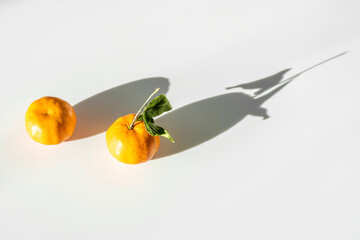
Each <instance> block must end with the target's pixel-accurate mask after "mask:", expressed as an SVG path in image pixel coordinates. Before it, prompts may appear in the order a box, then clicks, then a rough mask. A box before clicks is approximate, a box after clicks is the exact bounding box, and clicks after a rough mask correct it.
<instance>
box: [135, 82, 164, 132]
mask: <svg viewBox="0 0 360 240" xmlns="http://www.w3.org/2000/svg"><path fill="white" fill-rule="evenodd" d="M159 90H160V88H157V89H155V91H154V92H153V93H152V94H151V95H150V97H149V98H148V99H147V100H146V101H145V103H144V104H143V105H142V106H141V108H140V109H139V111H138V112H137V113H136V115H135V117H134V120H133V121H132V123H131V124H130V126H129V127H128V128H129V129H130V130H131V129H133V128H134V124H135V122H136V119H137V118H138V116H139V115H140V112H141V111H142V109H143V108H144V107H145V106H146V105H147V104H148V103H149V101H150V100H151V98H152V97H153V96H154V94H155V93H157V92H158V91H159Z"/></svg>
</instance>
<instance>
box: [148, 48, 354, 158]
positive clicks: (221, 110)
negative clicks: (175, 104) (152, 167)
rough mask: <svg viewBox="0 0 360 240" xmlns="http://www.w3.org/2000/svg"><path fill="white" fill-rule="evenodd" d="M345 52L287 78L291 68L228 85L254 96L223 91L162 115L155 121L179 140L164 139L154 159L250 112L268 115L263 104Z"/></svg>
mask: <svg viewBox="0 0 360 240" xmlns="http://www.w3.org/2000/svg"><path fill="white" fill-rule="evenodd" d="M346 53H347V52H343V53H340V54H338V55H336V56H334V57H331V58H328V59H326V60H324V61H322V62H320V63H318V64H315V65H313V66H311V67H309V68H307V69H305V70H303V71H302V72H300V73H298V74H296V75H293V76H292V77H289V78H287V79H285V80H283V77H284V74H285V73H286V72H288V71H289V70H290V69H285V70H283V71H280V72H278V73H276V74H274V75H271V76H269V77H266V78H263V79H260V80H256V81H253V82H248V83H244V84H239V85H236V86H233V87H229V88H227V89H231V88H243V89H256V90H257V92H256V93H255V96H250V95H247V94H244V93H228V94H223V95H219V96H215V97H211V98H207V99H204V100H201V101H198V102H195V103H191V104H189V105H186V106H184V107H181V108H179V109H177V110H175V111H172V112H170V113H168V114H166V115H165V116H163V117H160V118H159V119H157V120H156V122H157V123H158V124H159V125H160V126H163V127H165V129H167V130H169V132H170V134H171V136H172V137H173V139H174V140H175V141H176V143H175V144H173V143H171V142H170V141H168V140H167V139H164V138H161V140H160V141H161V143H160V144H161V147H160V148H159V151H158V152H157V154H156V155H155V157H154V159H157V158H162V157H166V156H169V155H173V154H176V153H179V152H182V151H185V150H187V149H190V148H193V147H195V146H197V145H199V144H202V143H204V142H206V141H208V140H210V139H212V138H214V137H216V136H218V135H220V134H221V133H223V132H225V131H226V130H228V129H230V128H231V127H233V126H234V125H235V124H237V123H238V122H240V121H241V120H242V119H244V118H245V117H246V116H248V115H253V116H259V117H262V118H263V119H266V118H268V117H269V116H268V114H267V110H266V109H265V108H263V107H262V104H263V103H265V102H266V101H267V100H268V99H270V98H272V97H273V96H274V95H275V94H276V93H278V92H279V91H280V90H281V89H283V88H284V87H285V86H286V85H288V84H289V83H290V82H292V81H293V80H294V79H296V78H297V77H299V76H300V75H302V74H303V73H305V72H307V71H309V70H311V69H313V68H315V67H318V66H320V65H322V64H324V63H326V62H328V61H330V60H332V59H335V58H338V57H340V56H342V55H344V54H346Z"/></svg>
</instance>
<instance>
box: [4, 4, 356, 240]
mask: <svg viewBox="0 0 360 240" xmlns="http://www.w3.org/2000/svg"><path fill="white" fill-rule="evenodd" d="M359 12H360V2H359V1H358V0H352V1H346V0H345V1H344V0H341V1H340V0H337V1H335V0H331V1H308V0H307V1H285V0H284V1H265V0H264V1H177V2H175V1H115V0H114V1H88V0H87V1H85V0H83V1H81V0H75V1H70V0H59V1H36V0H33V1H25V0H18V1H16V0H13V1H10V0H1V1H0V79H1V86H2V87H1V90H2V91H1V95H0V107H1V124H0V132H1V137H0V238H1V239H276V240H279V239H284V240H285V239H286V240H288V239H307V240H310V239H328V240H330V239H331V240H332V239H347V240H349V239H360V228H359V226H360V206H359V202H360V194H359V189H360V188H359V187H360V174H359V171H360V156H359V155H360V154H359V134H360V127H359V122H360V114H359V106H360V105H359V104H360V96H359V87H360V84H359V80H360V78H359V77H360V73H359V61H360V55H359V54H360V48H359V42H360V32H359V29H360V28H359V27H360V15H359ZM347 50H348V51H349V53H348V54H346V55H344V56H342V57H340V58H337V59H335V60H333V61H331V62H328V63H326V64H324V65H322V66H319V67H317V68H315V69H313V70H311V71H309V72H307V73H305V74H303V75H302V76H300V77H299V78H297V79H296V80H295V81H293V82H291V84H289V85H288V86H286V87H285V88H283V89H282V90H281V91H280V92H278V93H277V94H276V95H275V96H273V97H272V98H271V99H269V100H268V101H267V102H265V103H264V105H263V107H265V108H266V109H267V110H268V113H269V115H270V116H271V117H270V118H269V119H267V120H262V119H261V118H259V117H255V116H247V117H245V118H244V119H242V120H241V121H240V122H238V123H237V124H236V125H235V126H233V127H231V128H229V129H228V130H227V131H225V132H223V133H222V134H220V135H218V136H216V137H214V138H212V139H210V140H209V141H207V142H204V143H202V144H200V145H198V146H195V147H193V148H191V149H188V150H186V151H183V152H180V153H178V154H174V155H170V156H167V157H164V158H160V159H157V160H154V161H150V162H148V163H145V164H141V165H136V166H129V165H125V164H122V163H119V162H117V161H116V160H115V159H114V158H112V157H111V155H110V154H109V153H108V151H107V148H106V143H105V134H104V133H101V134H98V135H95V136H92V137H89V138H84V139H80V140H77V141H71V142H65V143H63V144H60V145H57V146H43V145H40V144H37V143H35V142H34V141H32V140H31V139H30V137H29V136H28V135H27V133H26V131H25V128H24V114H25V111H26V109H27V107H28V105H29V104H30V103H31V102H32V101H34V100H35V99H37V98H40V97H42V96H48V95H50V96H57V97H60V98H63V99H65V100H67V101H68V102H70V103H71V104H74V105H75V104H76V103H78V102H80V101H82V100H84V99H86V98H89V97H91V96H93V95H94V94H97V93H100V92H102V91H104V90H107V89H111V88H113V87H116V86H118V85H121V84H124V83H128V82H132V81H134V80H138V79H143V78H149V77H157V76H162V77H166V78H168V79H169V81H170V87H169V91H168V93H167V96H168V98H169V99H170V101H171V103H172V105H173V107H174V109H177V108H179V107H182V106H185V105H187V104H192V103H193V102H196V101H199V100H203V99H206V98H209V97H213V96H217V95H222V94H226V93H229V92H234V93H237V92H239V91H240V89H234V90H230V91H226V90H224V89H225V87H228V86H232V85H236V84H240V83H246V82H251V81H254V80H257V79H260V78H264V77H268V76H270V75H272V74H275V73H277V72H279V71H281V70H284V69H286V68H292V70H291V71H290V72H288V73H287V74H286V76H285V77H289V76H292V75H293V74H296V73H297V72H299V71H301V70H303V69H305V68H307V67H309V66H311V65H313V64H316V63H318V62H320V61H322V60H324V59H326V58H329V57H331V56H334V55H336V54H338V53H341V52H343V51H347ZM154 88H156V86H153V87H152V88H151V89H148V92H149V94H150V93H151V92H152V90H153V89H154ZM145 90H146V89H145ZM145 90H143V91H145ZM137 97H138V98H140V99H141V101H142V100H143V99H146V97H147V96H137ZM112 104H113V103H112ZM125 104H126V103H125ZM231 107H234V104H232V105H231ZM136 110H137V109H134V110H133V111H136ZM210 110H211V108H210ZM218 110H219V109H217V110H216V109H215V112H216V111H218ZM227 110H229V109H227ZM206 111H207V112H209V109H207V110H206ZM228 112H229V111H228ZM195 115H196V114H195ZM230 115H231V114H230ZM196 117H197V116H188V118H194V119H197V120H199V118H196ZM214 117H215V118H216V119H217V120H216V121H215V123H216V124H217V126H219V122H221V121H227V120H225V119H226V118H227V116H214ZM228 117H231V116H228ZM165 120H166V118H165V117H164V118H163V122H164V124H165V125H167V124H166V123H165ZM207 121H208V120H207V119H204V124H207V123H206V122H207ZM175 123H176V122H175ZM173 127H174V126H173ZM167 128H168V130H169V132H170V133H171V132H176V131H179V129H172V126H170V125H169V126H167ZM199 134H201V133H199ZM173 137H174V138H175V140H177V139H176V136H173ZM162 143H163V142H162ZM176 144H181V143H179V139H178V141H177V143H176ZM166 146H167V144H166V143H165V144H162V145H161V146H160V147H162V149H163V150H164V148H165V147H166Z"/></svg>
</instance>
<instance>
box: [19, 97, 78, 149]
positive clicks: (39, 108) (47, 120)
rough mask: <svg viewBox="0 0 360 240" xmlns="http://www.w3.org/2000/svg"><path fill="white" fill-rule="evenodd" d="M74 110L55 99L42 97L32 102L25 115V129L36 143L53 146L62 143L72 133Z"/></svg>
mask: <svg viewBox="0 0 360 240" xmlns="http://www.w3.org/2000/svg"><path fill="white" fill-rule="evenodd" d="M75 125H76V115H75V111H74V108H73V107H72V106H71V105H70V104H69V103H68V102H66V101H64V100H62V99H60V98H57V97H42V98H40V99H38V100H35V101H34V102H32V103H31V104H30V106H29V108H28V110H27V111H26V114H25V127H26V131H27V132H28V134H29V135H30V137H31V138H32V139H33V140H35V141H36V142H38V143H42V144H45V145H54V144H59V143H61V142H64V141H65V140H67V139H68V138H70V137H71V135H72V134H73V132H74V129H75Z"/></svg>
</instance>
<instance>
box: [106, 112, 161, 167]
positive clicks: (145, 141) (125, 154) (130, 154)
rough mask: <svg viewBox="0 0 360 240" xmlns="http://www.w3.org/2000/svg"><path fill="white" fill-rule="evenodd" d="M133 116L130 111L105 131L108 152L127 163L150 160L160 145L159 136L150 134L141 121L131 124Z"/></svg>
mask: <svg viewBox="0 0 360 240" xmlns="http://www.w3.org/2000/svg"><path fill="white" fill-rule="evenodd" d="M135 117H136V116H135V114H133V113H132V114H128V115H126V116H123V117H120V118H118V119H117V120H116V121H115V122H114V123H113V124H112V125H111V126H110V127H109V128H108V130H107V132H106V143H107V146H108V149H109V152H110V153H111V155H112V156H113V157H115V158H116V159H117V160H119V161H120V162H123V163H127V164H138V163H143V162H146V161H148V160H150V159H151V158H152V157H153V156H154V155H155V153H156V152H157V150H158V149H159V145H160V139H159V136H152V135H150V134H149V133H148V132H147V131H146V129H145V125H144V122H143V121H137V122H136V123H135V124H133V125H131V124H132V122H133V120H134V118H135ZM130 126H131V127H130Z"/></svg>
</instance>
